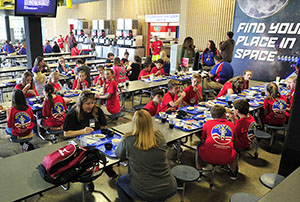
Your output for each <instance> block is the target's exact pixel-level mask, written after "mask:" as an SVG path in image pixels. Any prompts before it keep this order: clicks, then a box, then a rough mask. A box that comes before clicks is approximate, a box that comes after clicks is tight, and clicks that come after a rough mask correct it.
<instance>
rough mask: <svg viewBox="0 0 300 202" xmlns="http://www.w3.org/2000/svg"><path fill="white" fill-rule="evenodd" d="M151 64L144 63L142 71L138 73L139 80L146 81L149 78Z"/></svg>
mask: <svg viewBox="0 0 300 202" xmlns="http://www.w3.org/2000/svg"><path fill="white" fill-rule="evenodd" d="M151 64H152V63H150V62H149V63H146V62H145V63H144V64H143V66H144V69H143V70H142V71H140V74H139V78H138V79H139V80H141V79H148V78H149V77H150V74H149V72H150V70H151Z"/></svg>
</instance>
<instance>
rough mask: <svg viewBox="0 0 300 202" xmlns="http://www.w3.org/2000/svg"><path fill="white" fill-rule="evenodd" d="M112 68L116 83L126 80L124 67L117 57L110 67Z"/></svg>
mask: <svg viewBox="0 0 300 202" xmlns="http://www.w3.org/2000/svg"><path fill="white" fill-rule="evenodd" d="M112 70H114V72H115V79H116V81H117V82H118V83H123V82H126V80H127V77H126V70H125V67H124V66H123V65H122V64H121V61H120V58H119V57H116V58H115V59H114V66H113V67H112Z"/></svg>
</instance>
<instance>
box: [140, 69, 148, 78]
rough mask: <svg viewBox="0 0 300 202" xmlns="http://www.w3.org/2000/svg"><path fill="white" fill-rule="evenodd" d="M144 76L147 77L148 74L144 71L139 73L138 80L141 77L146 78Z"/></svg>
mask: <svg viewBox="0 0 300 202" xmlns="http://www.w3.org/2000/svg"><path fill="white" fill-rule="evenodd" d="M146 75H149V72H147V71H146V70H144V69H143V70H142V71H140V74H139V80H140V79H141V77H142V76H146Z"/></svg>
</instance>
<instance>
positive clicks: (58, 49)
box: [52, 41, 60, 53]
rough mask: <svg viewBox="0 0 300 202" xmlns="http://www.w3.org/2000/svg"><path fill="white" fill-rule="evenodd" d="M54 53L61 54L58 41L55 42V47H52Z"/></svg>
mask: <svg viewBox="0 0 300 202" xmlns="http://www.w3.org/2000/svg"><path fill="white" fill-rule="evenodd" d="M52 53H60V48H59V46H58V44H57V42H56V41H54V46H53V47H52Z"/></svg>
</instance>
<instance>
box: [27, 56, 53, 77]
mask: <svg viewBox="0 0 300 202" xmlns="http://www.w3.org/2000/svg"><path fill="white" fill-rule="evenodd" d="M33 66H34V67H33V68H32V70H31V72H32V73H37V72H42V73H50V72H51V69H50V68H49V66H48V65H47V64H46V63H45V61H44V58H43V57H42V56H37V57H36V58H35V60H34V64H33Z"/></svg>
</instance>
